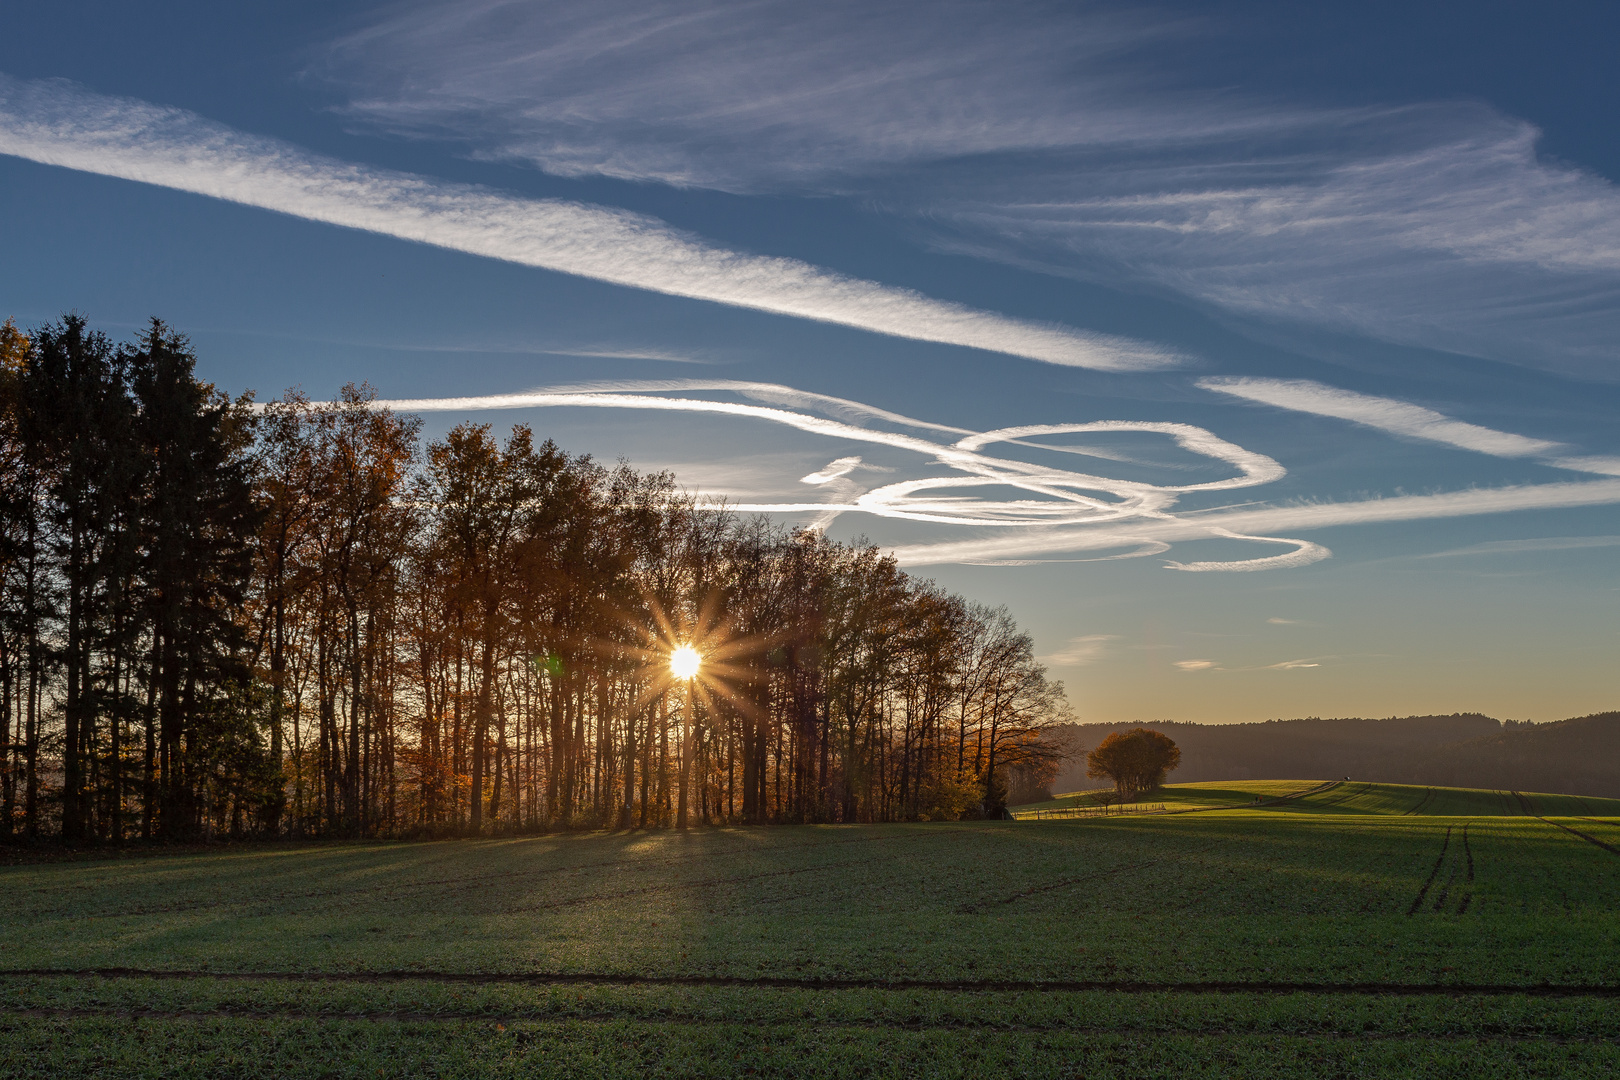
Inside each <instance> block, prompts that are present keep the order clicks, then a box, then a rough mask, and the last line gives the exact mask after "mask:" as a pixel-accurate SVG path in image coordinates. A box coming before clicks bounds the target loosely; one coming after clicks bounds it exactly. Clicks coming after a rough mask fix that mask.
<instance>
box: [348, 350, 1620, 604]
mask: <svg viewBox="0 0 1620 1080" xmlns="http://www.w3.org/2000/svg"><path fill="white" fill-rule="evenodd" d="M703 387H709V388H711V389H724V390H726V391H729V392H732V393H736V394H739V395H745V396H753V397H755V398H756V399H759V398H768V399H772V400H777V401H793V402H795V403H797V404H798V405H799V406H800V407H799V408H798V409H787V408H781V407H779V406H774V405H756V404H748V403H745V402H739V401H729V400H716V399H713V398H698V397H669V396H664V395H665V394H668V393H670V392H672V391H677V390H679V391H685V392H694V391H696V390H698V389H700V388H703ZM376 404H377V406H378V407H383V408H392V409H397V410H400V411H406V412H425V411H469V410H479V409H519V408H591V409H631V410H652V411H662V412H671V413H698V414H708V415H716V416H730V417H734V418H736V419H738V420H741V421H749V422H766V423H773V424H780V425H784V426H787V427H791V428H795V429H797V430H799V431H803V432H806V433H809V434H814V435H820V436H824V437H827V438H830V439H834V440H838V441H841V442H845V443H856V444H867V445H874V446H883V447H887V448H889V449H891V450H897V451H902V452H906V453H910V454H913V455H916V457H917V458H918V459H919V461H920V467H921V469H922V470H928V471H929V474H928V475H921V476H910V477H907V478H904V479H899V480H895V481H892V482H889V483H885V484H882V485H880V486H878V487H875V488H872V489H870V490H865V491H862V490H860V489H859V488H858V487H857V486H856V485H854V484H853V482H852V481H850V480H849V478H848V476H847V473H848V472H849V471H850V470H853V469H855V468H857V467H859V468H866V467H868V466H865V465H863V464H860V463H859V461H858V455H854V454H845V455H843V456H841V457H839V458H837V459H835V461H834V462H833V463H832V465H830V466H829V467H828V468H827V469H825V470H822V471H821V472H817V473H811V474H809V475H808V476H806V477H804V479H805V480H807V481H812V482H813V483H812V486H816V487H819V488H821V489H822V490H823V491H825V492H826V493H827V495H828V496H831V497H830V498H823V499H820V500H817V501H774V502H767V501H737V502H732V503H729V504H728V508H729V509H731V510H733V511H736V512H740V513H773V514H789V515H799V516H803V515H814V525H813V527H815V528H824V527H825V526H826V525H828V524H829V523H831V522H832V521H833V520H834V519H836V518H837V517H838V516H839V515H842V514H848V513H860V514H870V515H873V516H875V517H879V518H888V519H891V520H897V521H907V522H917V523H922V524H925V525H937V526H952V527H965V528H969V529H972V530H973V531H974V532H973V535H970V536H968V537H966V538H955V539H946V540H934V541H928V542H921V543H905V544H898V545H895V546H894V547H892V548H891V549H890V550H891V552H892V553H893V554H894V556H895V557H896V558H897V559H898V560H899V562H900V563H901V564H902V565H907V566H925V565H939V564H944V563H971V564H980V565H1028V564H1031V563H1037V562H1070V561H1073V562H1084V561H1095V560H1098V559H1124V558H1142V557H1147V556H1151V555H1156V554H1160V553H1162V552H1165V551H1167V550H1169V549H1170V547H1171V546H1172V545H1174V544H1178V543H1185V542H1188V541H1194V540H1222V541H1237V542H1240V543H1252V544H1263V545H1286V546H1288V547H1290V548H1291V549H1292V550H1290V551H1287V552H1284V553H1282V554H1279V555H1268V556H1260V557H1257V558H1252V559H1233V560H1201V561H1193V562H1182V561H1172V562H1168V563H1166V564H1165V565H1166V567H1167V568H1168V569H1172V570H1181V571H1191V572H1244V571H1255V570H1276V569H1286V568H1292V567H1299V566H1305V565H1308V564H1310V563H1313V562H1317V561H1319V560H1321V559H1325V558H1328V557H1329V556H1330V555H1331V554H1332V553H1331V552H1330V551H1329V550H1328V549H1327V548H1326V547H1324V546H1323V545H1321V544H1318V543H1315V542H1313V541H1309V540H1302V539H1295V538H1291V537H1288V536H1284V535H1278V534H1282V533H1289V532H1295V531H1305V530H1314V529H1322V528H1332V527H1337V526H1345V525H1371V524H1378V523H1387V522H1396V521H1419V520H1430V519H1438V518H1450V517H1462V516H1468V515H1479V514H1496V513H1508V512H1515V511H1537V510H1540V511H1546V510H1553V509H1562V508H1571V507H1580V506H1602V505H1612V504H1615V503H1620V480H1614V479H1610V480H1592V481H1583V482H1572V483H1555V484H1532V485H1519V486H1511V487H1499V488H1474V489H1468V490H1462V491H1453V492H1446V493H1441V494H1431V495H1403V496H1397V497H1393V498H1380V499H1364V500H1359V501H1355V502H1343V503H1296V504H1285V505H1267V504H1264V503H1248V504H1243V505H1238V506H1227V507H1220V506H1215V507H1207V508H1203V509H1190V510H1178V509H1177V507H1178V504H1179V503H1180V502H1181V501H1182V500H1183V499H1186V498H1189V497H1194V496H1202V495H1207V494H1210V493H1218V492H1226V491H1232V490H1236V489H1242V488H1250V487H1256V486H1260V485H1264V484H1268V483H1271V482H1273V481H1275V480H1277V479H1279V478H1281V477H1282V476H1284V475H1286V470H1285V469H1284V468H1283V467H1282V465H1281V464H1280V463H1278V462H1276V461H1274V460H1272V459H1271V458H1268V457H1266V456H1265V455H1263V454H1258V453H1256V452H1254V451H1251V450H1248V449H1246V448H1244V447H1241V446H1238V445H1237V444H1235V443H1231V442H1228V441H1227V440H1224V439H1221V438H1219V437H1218V436H1216V435H1214V434H1213V433H1212V432H1208V431H1205V430H1204V429H1202V428H1196V427H1192V426H1191V425H1185V424H1173V423H1161V422H1152V421H1093V422H1090V423H1085V424H1072V425H1043V426H1040V427H1031V426H1025V427H1016V428H1000V429H996V430H994V431H988V432H981V433H977V434H968V435H967V436H966V437H958V438H954V439H951V440H950V441H943V440H937V439H935V438H928V437H925V436H924V435H921V434H915V433H913V432H917V431H926V430H928V429H929V428H930V427H937V428H939V429H941V430H943V431H944V432H945V433H946V434H948V435H951V436H960V435H961V432H960V430H959V429H956V428H948V427H944V426H943V425H928V424H927V423H926V422H924V421H920V420H915V419H913V418H910V417H905V416H901V415H899V414H896V413H891V412H888V411H886V410H882V409H875V408H871V407H869V406H864V405H862V404H861V403H859V402H852V401H849V400H848V399H844V398H832V397H827V396H824V395H818V394H810V393H803V392H800V391H795V390H793V389H792V388H790V387H781V386H777V385H775V384H769V383H748V382H743V381H740V380H708V381H705V380H693V379H669V380H637V381H633V382H616V383H615V382H597V383H589V384H584V385H581V386H574V387H552V388H544V389H536V390H529V391H523V392H519V393H512V394H494V395H484V396H480V397H465V398H427V399H400V400H385V401H379V402H377V403H376ZM818 412H820V413H823V414H825V413H828V412H834V413H837V414H840V415H841V416H842V417H843V418H842V419H833V418H831V417H829V416H826V415H817V413H818ZM863 419H864V421H865V422H864V423H862V422H859V421H861V420H863ZM897 427H904V428H910V429H912V431H910V432H908V431H897V430H894V429H895V428H897ZM1083 431H1111V432H1130V433H1150V434H1156V435H1162V436H1166V437H1167V438H1168V439H1169V440H1171V441H1172V442H1173V443H1175V444H1176V445H1178V446H1180V447H1181V448H1182V449H1183V450H1186V451H1189V452H1191V453H1194V454H1197V455H1200V456H1202V457H1204V458H1205V459H1206V460H1209V461H1213V462H1219V463H1224V464H1226V465H1228V466H1229V467H1230V469H1231V472H1230V474H1229V475H1228V476H1227V477H1225V478H1224V479H1219V480H1213V481H1208V482H1204V483H1197V484H1155V483H1150V482H1146V481H1142V480H1136V479H1132V480H1124V479H1119V478H1114V477H1109V476H1105V475H1097V474H1093V473H1083V472H1077V471H1073V470H1067V469H1058V468H1053V467H1051V466H1047V465H1038V464H1034V463H1031V462H1028V461H1024V460H1021V459H1019V458H1016V457H1009V456H992V455H989V454H986V453H983V452H982V450H981V449H980V448H981V447H983V446H987V445H993V444H1007V445H1009V446H1018V447H1030V448H1045V444H1043V443H1040V442H1038V441H1034V439H1033V436H1037V435H1041V434H1056V433H1060V432H1083ZM930 467H932V468H930ZM834 473H836V475H832V474H834ZM817 479H820V480H821V481H822V482H821V483H814V481H815V480H817ZM1008 488H1011V489H1014V490H1016V491H1017V492H1018V493H1019V495H1020V497H1017V498H1004V497H989V496H988V495H987V493H989V492H998V491H1005V490H1006V489H1008ZM1082 553H1096V554H1094V555H1083V554H1082Z"/></svg>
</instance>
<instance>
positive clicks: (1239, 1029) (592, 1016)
mask: <svg viewBox="0 0 1620 1080" xmlns="http://www.w3.org/2000/svg"><path fill="white" fill-rule="evenodd" d="M9 1017H19V1018H23V1019H30V1020H133V1021H138V1020H157V1021H162V1020H182V1021H186V1020H190V1021H204V1020H250V1021H265V1020H314V1021H322V1022H329V1023H330V1022H348V1023H354V1022H360V1023H379V1024H388V1023H397V1024H444V1025H451V1024H468V1023H482V1024H494V1025H496V1026H497V1029H498V1030H504V1029H505V1027H506V1025H508V1024H512V1025H518V1024H530V1025H539V1024H549V1025H559V1026H560V1025H565V1024H625V1023H630V1024H646V1025H651V1026H658V1027H746V1028H757V1029H763V1030H790V1031H797V1030H801V1029H802V1028H803V1027H804V1021H803V1020H800V1019H794V1018H789V1017H775V1018H772V1017H735V1018H734V1017H724V1016H690V1015H689V1016H672V1015H668V1014H664V1015H658V1016H646V1015H636V1014H634V1013H614V1012H557V1013H550V1014H536V1013H498V1012H431V1013H428V1012H399V1011H387V1010H368V1011H361V1012H341V1013H340V1012H317V1011H312V1010H307V1009H218V1010H212V1011H210V1010H203V1009H120V1008H113V1007H105V1008H96V1007H82V1006H81V1007H69V1006H57V1007H50V1008H11V1007H7V1006H3V1005H0V1020H3V1019H4V1018H9ZM815 1028H816V1029H817V1030H867V1031H871V1030H878V1031H995V1032H1009V1033H1028V1034H1041V1033H1047V1032H1067V1033H1074V1034H1084V1035H1140V1034H1146V1033H1148V1032H1150V1031H1151V1032H1152V1033H1154V1034H1162V1033H1164V1032H1163V1031H1162V1029H1159V1028H1157V1027H1153V1028H1146V1027H1144V1026H1143V1025H1140V1024H1135V1025H1132V1024H1121V1023H1117V1022H1116V1023H1111V1024H1076V1023H1074V1022H1072V1021H1062V1020H1057V1021H1053V1022H1051V1023H1046V1024H1028V1023H1025V1024H1018V1023H1007V1022H1006V1021H1002V1020H992V1021H977V1020H957V1019H948V1018H933V1019H928V1020H881V1019H874V1020H854V1019H850V1020H818V1021H816V1023H815ZM1171 1030H1173V1031H1174V1032H1175V1033H1176V1034H1185V1035H1190V1036H1213V1037H1216V1038H1222V1037H1229V1036H1234V1035H1238V1036H1241V1035H1267V1036H1270V1035H1283V1036H1291V1037H1295V1038H1310V1039H1312V1040H1317V1039H1323V1040H1332V1041H1351V1042H1386V1041H1400V1042H1407V1041H1412V1042H1428V1041H1438V1042H1476V1041H1478V1040H1479V1039H1480V1038H1481V1037H1484V1038H1489V1039H1490V1040H1491V1041H1492V1042H1503V1043H1508V1044H1515V1043H1528V1042H1535V1043H1543V1042H1548V1043H1555V1044H1558V1045H1583V1044H1602V1043H1609V1042H1613V1039H1611V1038H1609V1037H1607V1036H1603V1035H1589V1036H1579V1035H1576V1036H1570V1035H1558V1036H1553V1035H1543V1034H1539V1033H1537V1034H1525V1033H1523V1032H1521V1031H1515V1030H1508V1031H1492V1032H1488V1033H1481V1032H1479V1031H1464V1032H1457V1031H1444V1032H1409V1031H1364V1030H1355V1031H1347V1030H1337V1031H1335V1030H1332V1029H1324V1028H1323V1027H1322V1026H1321V1025H1320V1024H1302V1025H1301V1026H1300V1028H1299V1030H1297V1031H1295V1030H1286V1029H1285V1030H1282V1031H1278V1030H1276V1029H1275V1028H1259V1027H1255V1026H1240V1025H1234V1024H1220V1025H1203V1024H1200V1025H1198V1026H1196V1027H1188V1028H1185V1029H1171ZM527 1034H528V1033H527V1032H524V1031H521V1030H520V1031H518V1032H514V1035H515V1037H516V1038H517V1039H518V1040H519V1041H523V1040H524V1037H525V1036H526V1035H527Z"/></svg>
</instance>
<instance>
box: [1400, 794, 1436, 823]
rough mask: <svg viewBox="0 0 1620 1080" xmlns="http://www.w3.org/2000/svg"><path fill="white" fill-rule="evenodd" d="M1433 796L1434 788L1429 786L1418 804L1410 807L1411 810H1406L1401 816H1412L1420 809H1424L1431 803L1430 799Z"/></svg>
mask: <svg viewBox="0 0 1620 1080" xmlns="http://www.w3.org/2000/svg"><path fill="white" fill-rule="evenodd" d="M1432 798H1434V788H1428V789H1427V790H1425V791H1424V792H1423V798H1421V799H1419V800H1418V801H1417V805H1416V806H1414V807H1412V809H1410V810H1408V811H1406V812H1405V813H1403V814H1402V815H1401V817H1410V816H1411V815H1413V814H1415V813H1417V812H1418V811H1419V810H1422V809H1423V808H1424V807H1425V806H1427V805H1429V800H1430V799H1432Z"/></svg>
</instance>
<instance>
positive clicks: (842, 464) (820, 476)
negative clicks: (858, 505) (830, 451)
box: [799, 455, 861, 484]
mask: <svg viewBox="0 0 1620 1080" xmlns="http://www.w3.org/2000/svg"><path fill="white" fill-rule="evenodd" d="M860 463H861V459H860V456H859V455H854V456H851V457H841V458H838V459H836V460H834V461H831V462H829V463H828V464H827V466H826V467H825V468H823V469H820V470H818V471H816V472H813V473H811V474H810V475H809V476H801V477H799V483H801V484H826V483H831V482H832V481H834V480H837V479H838V478H839V477H841V476H844V475H846V474H848V473H849V472H851V471H852V470H853V469H854V468H855V467H856V466H858V465H859V464H860Z"/></svg>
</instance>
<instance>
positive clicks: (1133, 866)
mask: <svg viewBox="0 0 1620 1080" xmlns="http://www.w3.org/2000/svg"><path fill="white" fill-rule="evenodd" d="M1163 861H1164V860H1163V859H1149V860H1148V861H1147V862H1140V863H1126V864H1125V865H1123V866H1116V867H1114V868H1113V869H1112V870H1097V871H1093V872H1092V873H1089V874H1082V875H1081V876H1079V877H1073V878H1064V879H1063V880H1062V881H1054V882H1051V883H1050V884H1047V885H1037V886H1036V887H1034V888H1032V889H1024V890H1023V891H1022V892H1015V893H1013V894H1012V895H1011V896H1004V897H1001V898H999V899H991V900H978V901H975V902H973V903H971V904H963V905H962V906H961V907H959V908H957V909H956V910H957V912H958V913H959V914H962V915H977V914H978V913H979V912H981V911H987V910H989V909H990V908H993V907H995V906H997V905H999V904H1011V903H1013V902H1014V901H1016V900H1022V899H1023V898H1024V897H1026V896H1039V895H1040V894H1041V893H1048V892H1055V891H1056V890H1058V889H1067V888H1069V887H1070V886H1073V885H1084V884H1086V883H1087V882H1096V881H1106V880H1108V879H1109V878H1111V877H1114V876H1115V875H1117V874H1123V873H1126V872H1127V871H1130V870H1146V869H1147V868H1148V867H1150V866H1157V865H1159V863H1161V862H1163Z"/></svg>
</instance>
